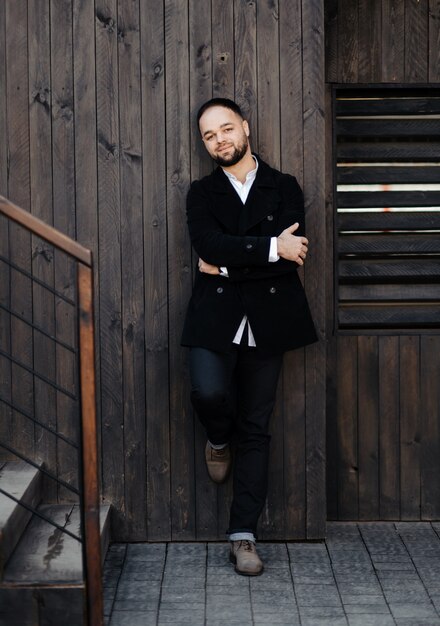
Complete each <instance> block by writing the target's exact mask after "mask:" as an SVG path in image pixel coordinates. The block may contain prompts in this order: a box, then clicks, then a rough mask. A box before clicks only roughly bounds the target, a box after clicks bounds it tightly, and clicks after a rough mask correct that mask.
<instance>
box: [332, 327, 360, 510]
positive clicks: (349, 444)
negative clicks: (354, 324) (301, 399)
mask: <svg viewBox="0 0 440 626" xmlns="http://www.w3.org/2000/svg"><path fill="white" fill-rule="evenodd" d="M337 380H338V459H339V468H338V519H340V520H355V519H359V517H358V515H359V502H358V486H359V459H358V386H357V381H358V347H357V337H339V338H338V366H337Z"/></svg>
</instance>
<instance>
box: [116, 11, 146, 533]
mask: <svg viewBox="0 0 440 626" xmlns="http://www.w3.org/2000/svg"><path fill="white" fill-rule="evenodd" d="M118 62H119V72H118V75H119V85H118V93H119V106H120V114H119V132H120V142H121V161H120V184H121V200H120V202H121V207H122V210H121V244H120V246H121V256H122V259H123V280H122V320H121V322H122V370H123V390H124V392H123V393H124V457H125V458H124V478H125V481H124V482H125V498H124V501H125V520H124V522H125V533H126V537H127V538H129V539H130V541H136V540H140V539H142V538H143V537H145V535H146V531H147V528H146V518H147V511H146V481H145V478H144V477H145V475H146V467H145V463H146V445H145V442H146V437H145V429H146V425H145V412H144V410H145V409H144V407H145V365H144V364H145V354H144V337H145V319H144V284H143V279H144V267H143V259H144V248H143V243H144V242H143V233H142V228H143V216H142V211H141V210H140V207H142V135H141V133H140V132H139V129H140V128H141V122H142V105H141V85H140V63H141V56H140V24H139V6H138V4H137V3H122V4H121V3H119V4H118ZM140 477H142V478H143V479H142V480H139V479H140ZM136 483H137V488H136V489H135V490H134V489H133V487H132V485H134V484H136Z"/></svg>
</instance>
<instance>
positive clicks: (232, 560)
mask: <svg viewBox="0 0 440 626" xmlns="http://www.w3.org/2000/svg"><path fill="white" fill-rule="evenodd" d="M229 560H230V562H231V563H232V564H233V565H235V568H234V569H235V571H236V573H237V574H240V576H261V574H262V573H263V572H264V565H263V567H262V568H261V570H260V571H259V572H242V571H241V570H239V569H238V567H237V558H236V557H235V556H234V555H233V554H231V553H230V554H229Z"/></svg>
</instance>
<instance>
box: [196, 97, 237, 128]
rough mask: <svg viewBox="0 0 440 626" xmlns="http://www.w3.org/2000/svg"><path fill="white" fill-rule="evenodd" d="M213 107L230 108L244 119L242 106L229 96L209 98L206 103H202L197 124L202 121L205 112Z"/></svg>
mask: <svg viewBox="0 0 440 626" xmlns="http://www.w3.org/2000/svg"><path fill="white" fill-rule="evenodd" d="M212 107H223V108H224V109H230V110H231V111H234V113H236V114H237V115H239V116H240V117H241V119H242V120H243V119H244V116H243V113H242V111H241V109H240V107H239V106H238V104H237V103H236V102H234V101H233V100H229V98H212V99H211V100H208V102H205V104H202V106H201V107H200V109H199V110H198V112H197V125H198V123H199V122H200V118H201V117H202V115H203V113H204V112H205V111H207V110H208V109H211V108H212Z"/></svg>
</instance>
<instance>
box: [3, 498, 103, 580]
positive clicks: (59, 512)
mask: <svg viewBox="0 0 440 626" xmlns="http://www.w3.org/2000/svg"><path fill="white" fill-rule="evenodd" d="M109 509H110V507H109V506H105V507H100V526H101V532H102V530H103V528H104V525H105V523H106V520H107V517H108V515H109ZM38 510H39V511H41V513H43V514H44V515H46V516H47V517H49V518H50V519H52V520H53V521H55V522H56V523H57V524H59V525H60V526H63V527H66V528H68V529H69V530H70V531H71V532H73V533H74V534H76V535H78V536H79V535H80V509H79V506H78V505H77V504H73V503H72V504H44V505H40V506H39V507H38ZM82 579H83V575H82V546H81V544H80V543H79V541H77V540H76V539H74V538H73V537H70V536H69V535H66V534H64V533H62V532H61V531H59V530H58V529H57V528H55V527H54V526H51V525H50V524H48V523H47V522H45V521H44V520H42V519H41V518H39V517H38V516H35V515H34V517H33V519H32V520H31V522H30V523H29V526H28V528H27V529H26V532H25V533H24V535H23V537H22V538H21V541H20V543H19V544H18V545H17V548H16V550H15V552H14V554H13V555H12V556H11V558H10V559H9V561H8V563H7V565H6V568H5V574H4V582H5V583H6V584H21V585H26V584H32V583H33V584H35V583H38V584H42V585H44V584H60V583H69V584H81V582H82Z"/></svg>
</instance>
